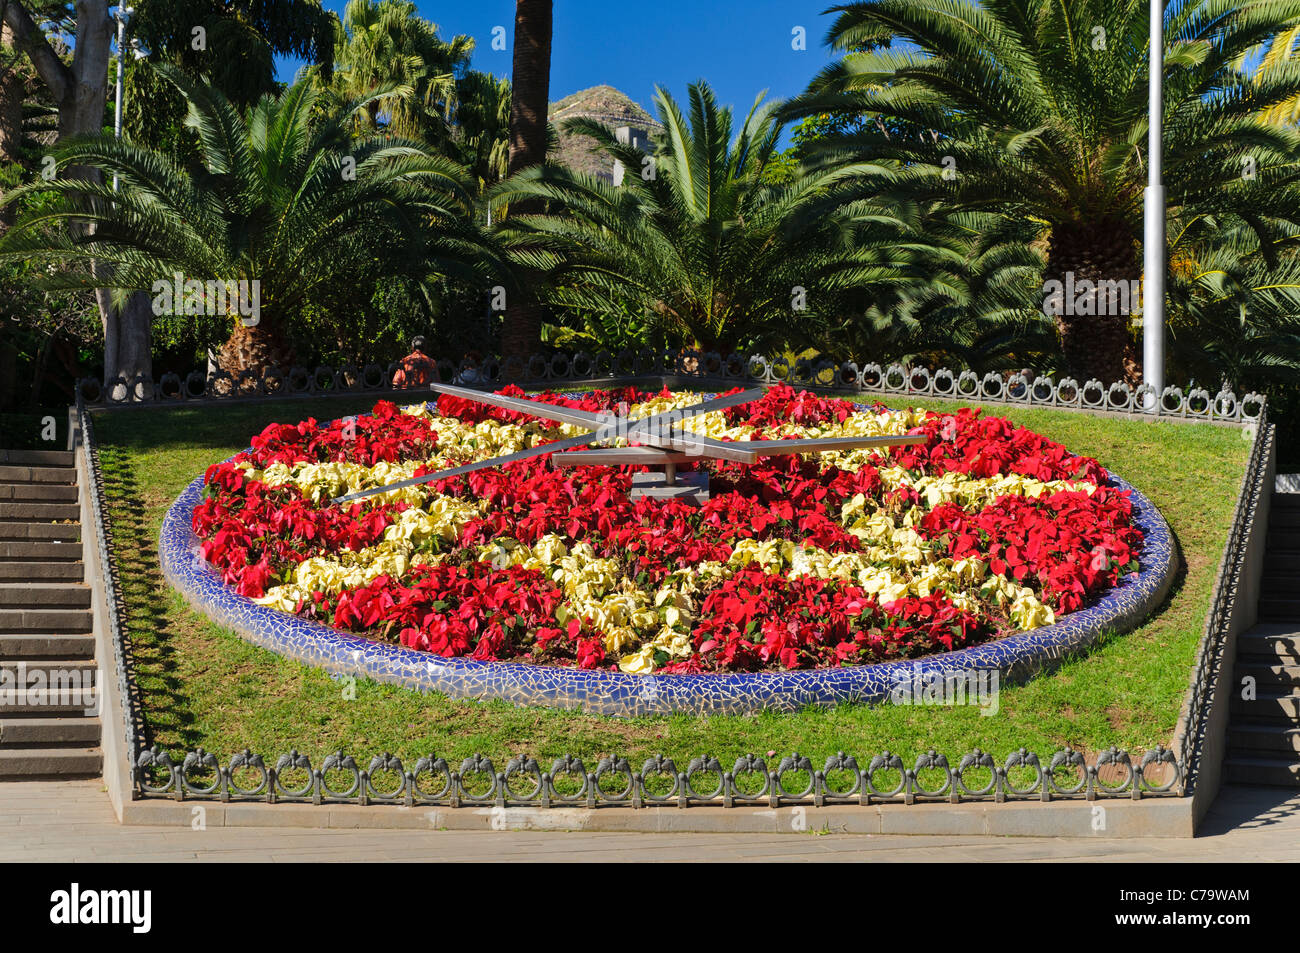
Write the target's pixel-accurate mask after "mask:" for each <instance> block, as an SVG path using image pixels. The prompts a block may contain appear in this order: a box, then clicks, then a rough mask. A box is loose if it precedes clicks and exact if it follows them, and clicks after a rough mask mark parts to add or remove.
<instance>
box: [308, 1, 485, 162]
mask: <svg viewBox="0 0 1300 953" xmlns="http://www.w3.org/2000/svg"><path fill="white" fill-rule="evenodd" d="M334 43H335V50H336V55H335V67H336V72H335V74H334V77H333V80H332V83H331V86H332V88H333V90H334V91H335V92H336V94H337V95H338V96H339V97H340V98H341V99H343V100H350V99H356V98H361V97H368V96H369V95H370V93H371V92H372V91H374V90H377V89H385V90H387V92H385V94H384V95H382V96H379V97H375V98H372V99H370V101H369V103H368V105H367V107H366V111H365V112H364V113H363V114H361V116H360V117H359V118H360V119H361V120H362V121H363V123H364V125H365V127H366V129H367V131H371V132H373V131H376V130H378V129H380V128H381V127H382V128H384V129H385V130H387V131H388V132H391V133H393V134H394V135H397V136H403V137H406V138H409V139H424V140H425V141H426V142H429V143H431V144H436V143H441V142H443V141H445V140H446V138H447V133H448V123H449V120H450V119H451V114H452V111H453V110H454V108H455V98H456V97H455V94H456V85H457V84H456V80H457V77H458V76H460V75H462V74H463V73H464V72H465V70H466V69H467V67H468V66H469V58H470V54H471V53H472V52H473V49H474V41H473V39H472V38H470V37H468V36H464V35H459V36H455V37H453V38H452V40H451V41H450V42H444V41H443V40H442V39H441V38H439V36H438V27H437V26H436V25H435V24H433V23H430V22H429V21H428V20H425V19H423V18H422V17H420V16H419V15H418V13H417V11H416V6H415V4H414V3H413V2H411V0H378V2H376V0H349V2H348V5H347V7H346V8H344V11H343V19H342V20H341V21H336V26H335V38H334Z"/></svg>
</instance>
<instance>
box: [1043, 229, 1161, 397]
mask: <svg viewBox="0 0 1300 953" xmlns="http://www.w3.org/2000/svg"><path fill="white" fill-rule="evenodd" d="M1137 251H1138V245H1137V241H1136V240H1135V238H1134V237H1133V234H1132V232H1131V231H1130V230H1129V228H1128V226H1127V225H1125V224H1124V222H1122V221H1119V220H1116V219H1102V220H1100V221H1093V222H1087V223H1068V224H1058V225H1054V226H1052V236H1051V240H1050V244H1049V247H1048V253H1047V272H1046V275H1045V277H1046V279H1047V280H1048V281H1051V280H1055V281H1059V282H1060V283H1061V285H1062V287H1063V289H1064V297H1063V301H1062V305H1063V307H1062V308H1061V313H1060V314H1059V315H1057V316H1056V329H1057V332H1058V333H1059V334H1060V336H1061V352H1062V354H1063V356H1064V358H1065V369H1066V371H1067V372H1068V373H1069V374H1070V376H1072V377H1073V378H1075V380H1077V381H1078V382H1079V383H1080V384H1083V383H1085V382H1086V381H1088V380H1090V379H1092V378H1096V379H1097V380H1099V381H1101V382H1102V383H1103V384H1107V385H1109V384H1111V383H1113V382H1115V381H1122V380H1126V379H1129V378H1131V376H1132V373H1133V371H1134V370H1135V367H1136V363H1135V361H1134V359H1133V355H1134V349H1133V342H1132V336H1131V335H1130V333H1129V323H1130V320H1131V318H1130V312H1132V311H1136V310H1137V304H1138V303H1137V300H1136V296H1131V294H1130V292H1131V288H1132V282H1134V281H1136V280H1137V279H1138V278H1139V277H1140V275H1141V268H1140V267H1139V265H1138V255H1137ZM1085 282H1086V283H1085ZM1102 282H1107V284H1105V285H1103V284H1101V283H1102ZM1111 282H1114V283H1115V284H1110V283H1111ZM1121 283H1122V286H1121ZM1072 289H1073V290H1072ZM1107 289H1115V291H1114V293H1111V292H1110V291H1108V290H1107ZM1120 292H1123V293H1122V294H1121V293H1120ZM1125 302H1127V306H1125ZM1138 372H1139V374H1140V369H1139V371H1138Z"/></svg>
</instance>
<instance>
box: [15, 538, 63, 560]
mask: <svg viewBox="0 0 1300 953" xmlns="http://www.w3.org/2000/svg"><path fill="white" fill-rule="evenodd" d="M51 560H53V561H56V562H61V561H64V560H77V561H80V560H81V546H80V544H78V543H68V542H60V541H58V540H48V541H32V540H21V539H20V540H2V539H0V562H5V561H7V562H24V563H29V562H48V561H51Z"/></svg>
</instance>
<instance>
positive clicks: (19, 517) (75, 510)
mask: <svg viewBox="0 0 1300 953" xmlns="http://www.w3.org/2000/svg"><path fill="white" fill-rule="evenodd" d="M79 519H81V507H80V506H78V505H77V504H76V503H42V502H40V501H39V500H8V501H6V500H0V520H12V521H14V522H19V523H50V522H53V521H55V520H72V521H73V522H76V521H77V520H79Z"/></svg>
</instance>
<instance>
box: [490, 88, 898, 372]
mask: <svg viewBox="0 0 1300 953" xmlns="http://www.w3.org/2000/svg"><path fill="white" fill-rule="evenodd" d="M761 100H762V97H761V96H760V97H759V99H758V100H756V101H755V104H754V107H753V108H752V109H751V110H750V112H749V114H748V116H747V117H746V118H745V120H744V122H743V123H742V124H741V126H740V128H739V130H738V131H737V133H736V136H735V139H734V141H733V140H732V113H731V110H730V109H729V108H723V107H720V106H719V105H718V103H717V101H716V99H715V97H714V95H713V91H712V90H711V89H710V88H709V86H708V85H707V84H705V83H698V84H694V85H692V86H691V87H690V90H689V101H690V105H689V114H690V121H689V122H688V121H687V119H686V117H685V116H683V114H682V110H681V109H680V108H679V107H678V105H677V103H676V101H675V100H674V99H673V98H672V97H671V96H670V95H669V94H668V93H666V92H664V91H663V90H662V89H661V90H657V91H656V95H655V105H656V109H657V112H658V114H659V119H660V121H661V122H662V124H663V132H662V133H660V134H657V136H656V143H655V146H656V148H655V152H654V155H653V156H650V155H649V154H647V153H645V152H642V151H641V150H640V149H639V148H637V147H635V146H632V145H627V144H623V143H620V142H619V141H618V139H617V137H616V135H615V134H614V132H613V131H612V130H610V129H609V128H608V127H606V126H604V125H603V124H602V123H600V122H598V121H596V120H592V119H574V120H570V121H569V122H568V123H566V128H567V131H569V132H571V133H573V134H575V135H581V136H587V137H590V138H591V140H593V141H594V142H595V143H596V145H597V147H598V148H600V149H602V150H604V151H605V152H606V153H608V155H609V156H610V157H611V158H612V159H616V160H618V161H619V162H621V163H622V164H623V167H624V168H625V169H626V170H627V171H626V173H625V175H624V178H623V183H622V185H620V186H615V185H612V184H610V183H608V182H604V181H601V180H600V179H597V178H595V177H593V176H590V175H586V174H584V173H581V172H575V171H572V170H570V169H567V168H564V167H561V166H556V165H542V166H532V167H530V168H527V169H524V170H523V171H522V172H519V173H517V174H516V175H514V176H512V177H511V178H510V179H508V180H507V181H505V182H503V183H502V184H501V185H500V186H499V187H498V188H497V189H496V190H495V191H494V192H493V193H491V194H490V195H489V198H491V199H492V200H493V201H508V202H510V203H511V206H512V213H511V215H510V217H509V218H507V219H506V222H505V225H504V227H503V231H504V236H505V238H504V240H505V242H506V244H507V246H508V247H509V248H511V249H512V250H513V253H514V256H515V260H516V261H517V262H518V263H519V264H522V265H524V266H526V267H531V268H535V269H537V270H539V271H542V272H543V273H545V274H546V275H547V276H548V278H550V279H551V285H550V290H549V291H548V301H549V303H550V304H551V305H552V306H553V307H554V308H555V309H557V310H558V311H560V312H561V313H564V314H568V315H570V316H571V317H572V318H573V319H574V320H576V321H577V322H578V323H579V324H585V325H588V326H590V327H595V328H599V327H606V328H608V327H615V326H619V327H621V326H623V325H625V324H627V322H628V321H629V320H634V321H638V322H640V323H641V324H642V326H650V325H658V326H660V327H662V328H663V330H664V331H666V332H667V334H668V335H669V336H670V337H672V338H675V339H677V340H679V341H681V342H683V343H685V344H688V345H696V346H698V347H700V348H703V349H705V350H708V351H717V352H720V353H722V354H727V353H731V352H733V351H736V350H739V349H760V350H761V349H766V348H769V347H774V348H778V349H784V348H786V347H790V346H795V345H797V344H799V343H803V344H805V345H806V344H807V343H809V342H811V341H813V340H815V339H816V336H817V334H818V329H819V327H820V326H823V325H824V324H825V323H826V322H827V321H828V320H830V319H832V318H833V317H834V316H835V315H836V314H838V313H839V311H840V309H841V307H842V306H843V305H844V304H845V303H846V300H847V295H848V293H849V292H850V291H851V292H852V293H853V294H856V295H866V296H868V297H870V296H871V295H872V294H873V293H874V294H877V295H885V294H889V293H892V289H894V288H895V287H896V286H897V284H898V283H899V282H900V281H903V280H906V278H907V275H906V267H907V264H908V254H909V245H908V243H909V242H913V241H920V240H921V239H920V237H919V236H918V235H917V234H916V233H915V232H914V231H913V230H912V229H911V228H910V227H909V226H908V224H907V223H906V222H905V221H903V220H902V219H901V218H900V217H899V216H898V214H897V209H890V208H887V207H885V206H883V205H880V204H878V203H874V202H871V201H870V200H867V199H865V198H864V196H866V195H869V194H870V193H871V192H872V191H874V190H878V189H879V188H880V182H879V181H877V180H881V179H884V180H887V179H889V178H890V177H892V176H893V175H894V172H893V171H892V170H890V169H887V168H884V167H877V166H867V165H851V166H844V167H839V168H830V169H826V170H823V171H820V172H801V173H800V174H799V175H796V176H795V177H794V178H793V179H792V180H791V181H790V182H788V183H774V182H771V181H769V180H768V177H767V176H766V172H767V170H768V168H769V167H770V165H771V164H772V162H773V161H775V159H776V157H777V156H778V155H779V153H778V149H777V146H778V143H779V141H780V136H781V127H780V126H779V125H778V124H777V123H776V122H775V120H774V118H773V109H772V107H770V106H766V107H765V106H763V105H762V102H761ZM524 202H528V203H531V205H532V206H533V207H539V206H541V205H543V204H546V205H547V206H548V207H550V208H551V209H552V210H553V212H552V213H551V214H544V213H530V214H522V215H521V214H518V213H517V211H515V210H517V208H518V206H519V205H520V204H522V203H524ZM587 333H590V331H588V332H587ZM618 333H619V334H620V335H627V336H629V337H632V338H635V337H638V336H641V335H638V334H637V333H636V332H635V331H633V330H631V329H625V330H620V331H619V332H618ZM612 343H616V342H605V344H606V346H610V344H612Z"/></svg>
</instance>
